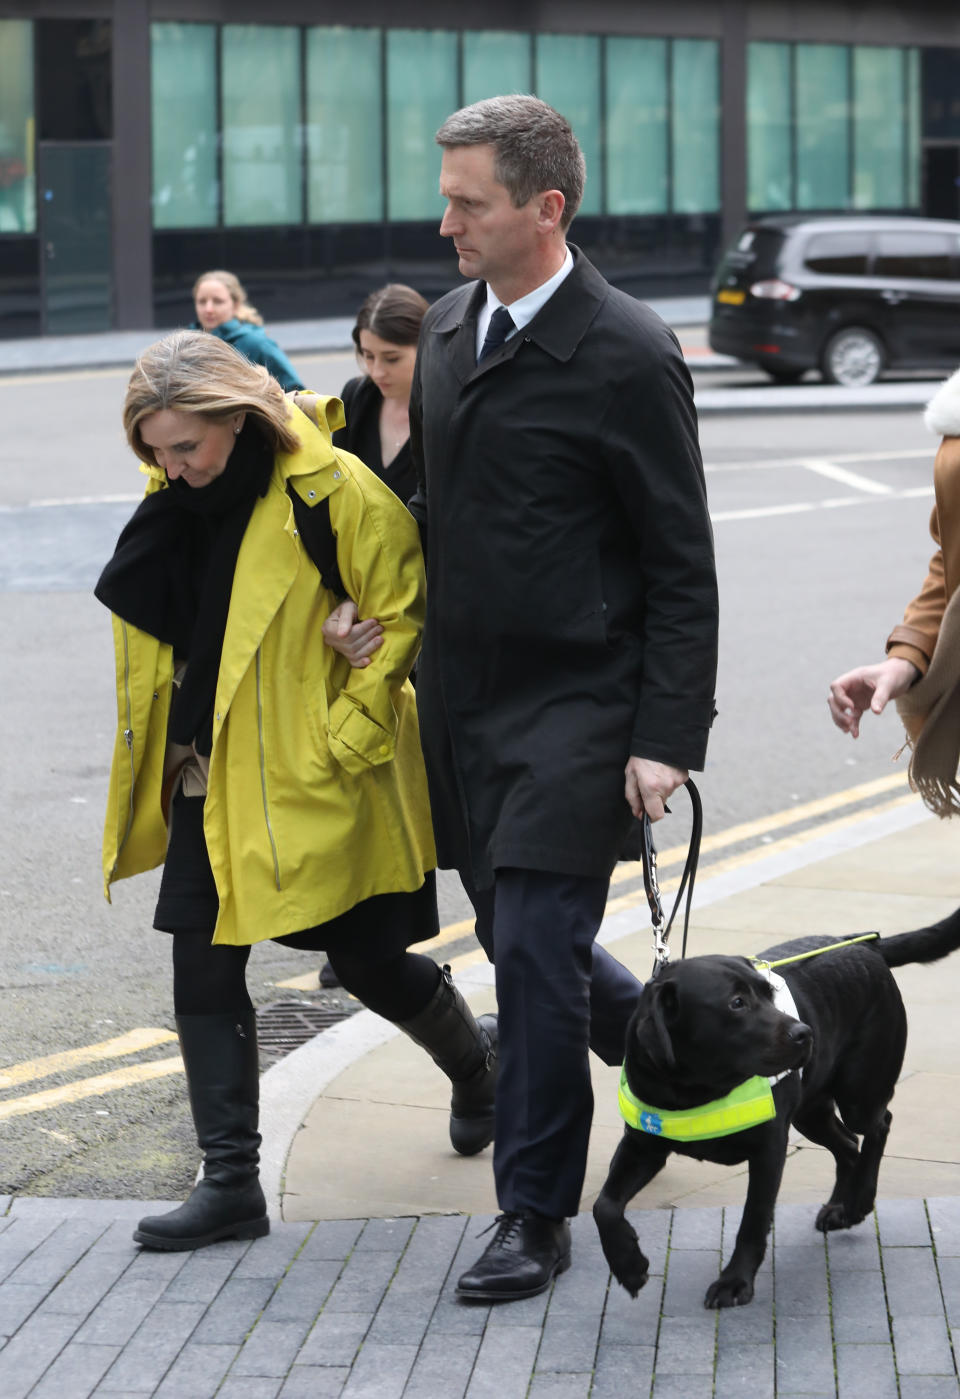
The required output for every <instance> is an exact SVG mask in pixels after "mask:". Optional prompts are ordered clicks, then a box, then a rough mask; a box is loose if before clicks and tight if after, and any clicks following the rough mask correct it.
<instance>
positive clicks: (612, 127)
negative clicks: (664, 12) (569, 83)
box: [606, 39, 669, 214]
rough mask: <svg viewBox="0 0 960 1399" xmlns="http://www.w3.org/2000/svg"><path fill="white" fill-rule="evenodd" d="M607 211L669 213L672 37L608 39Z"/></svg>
mask: <svg viewBox="0 0 960 1399" xmlns="http://www.w3.org/2000/svg"><path fill="white" fill-rule="evenodd" d="M606 45H607V85H606V96H607V151H606V156H607V213H609V214H665V213H666V212H667V208H668V198H669V189H668V178H667V41H666V39H607V41H606Z"/></svg>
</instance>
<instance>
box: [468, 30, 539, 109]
mask: <svg viewBox="0 0 960 1399" xmlns="http://www.w3.org/2000/svg"><path fill="white" fill-rule="evenodd" d="M530 90H531V82H530V35H529V34H507V33H500V32H498V31H497V30H495V29H490V30H484V31H481V30H470V29H468V30H467V31H466V32H465V33H464V36H463V102H464V106H469V105H470V103H471V102H482V101H483V99H484V98H485V97H497V96H499V95H500V93H503V92H530Z"/></svg>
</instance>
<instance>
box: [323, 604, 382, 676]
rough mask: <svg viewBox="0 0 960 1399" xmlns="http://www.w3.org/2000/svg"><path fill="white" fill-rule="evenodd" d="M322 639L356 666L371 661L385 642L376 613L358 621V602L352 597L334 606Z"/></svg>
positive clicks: (356, 668) (325, 625) (324, 625)
mask: <svg viewBox="0 0 960 1399" xmlns="http://www.w3.org/2000/svg"><path fill="white" fill-rule="evenodd" d="M323 639H324V641H325V642H326V643H327V645H328V646H329V647H330V648H331V649H332V650H334V651H338V652H339V653H340V655H341V656H346V658H347V660H348V661H349V662H350V664H351V665H352V666H353V667H354V669H355V670H362V669H363V668H364V666H368V665H369V664H370V657H371V656H372V655H373V653H374V651H377V650H379V648H380V647H381V646H382V645H383V627H382V626H381V625H380V623H379V622H378V621H377V619H376V617H368V618H367V619H366V621H363V622H358V621H357V604H356V603H355V602H354V601H353V599H352V598H347V599H346V601H344V602H341V603H340V606H339V607H335V608H334V609H333V611H332V612H331V613H330V616H329V617H328V618H327V620H326V621H325V622H324V624H323Z"/></svg>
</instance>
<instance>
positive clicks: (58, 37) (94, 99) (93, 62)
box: [36, 19, 113, 141]
mask: <svg viewBox="0 0 960 1399" xmlns="http://www.w3.org/2000/svg"><path fill="white" fill-rule="evenodd" d="M36 43H37V77H38V89H39V90H38V93H37V130H38V135H39V138H40V140H41V141H109V140H110V137H111V136H112V135H113V113H112V102H111V93H112V91H113V86H112V82H111V76H110V61H111V26H110V21H109V20H108V19H80V20H73V19H42V20H38V21H37V25H36Z"/></svg>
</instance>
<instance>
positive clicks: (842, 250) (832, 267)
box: [803, 233, 868, 277]
mask: <svg viewBox="0 0 960 1399" xmlns="http://www.w3.org/2000/svg"><path fill="white" fill-rule="evenodd" d="M867 246H868V239H867V235H866V234H863V233H815V234H814V235H813V237H812V238H811V239H810V241H809V242H808V244H807V247H806V251H805V252H804V255H803V265H804V266H805V267H806V268H808V269H809V271H811V272H820V273H821V274H823V275H824V276H831V277H865V276H866V275H867Z"/></svg>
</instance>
